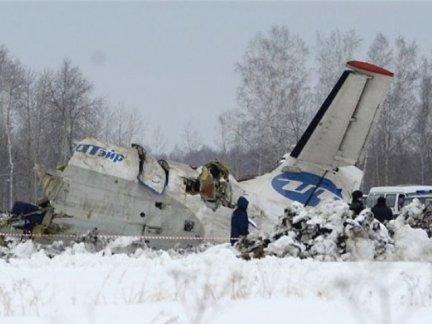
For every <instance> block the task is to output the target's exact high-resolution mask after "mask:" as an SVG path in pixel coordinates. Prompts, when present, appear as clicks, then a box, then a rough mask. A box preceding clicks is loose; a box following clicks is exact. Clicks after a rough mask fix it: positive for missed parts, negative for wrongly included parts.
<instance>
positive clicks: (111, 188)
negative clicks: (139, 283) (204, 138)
mask: <svg viewBox="0 0 432 324" xmlns="http://www.w3.org/2000/svg"><path fill="white" fill-rule="evenodd" d="M35 169H36V173H37V176H38V178H39V180H40V182H41V185H42V187H43V190H44V193H45V196H46V197H47V198H48V199H49V201H50V204H51V206H52V207H53V210H54V217H52V220H51V221H50V222H49V224H48V225H47V228H49V227H50V226H55V227H56V229H57V231H60V232H61V233H64V234H69V233H70V234H78V235H79V234H84V233H87V232H89V231H92V230H94V229H97V231H98V232H99V233H101V234H106V235H128V236H143V237H144V239H145V240H146V241H147V243H148V244H149V245H150V246H152V247H156V248H163V249H167V248H172V247H188V246H194V245H197V244H200V243H202V241H203V240H202V238H204V237H217V238H221V239H222V240H223V238H226V240H227V241H228V240H229V233H230V231H229V229H230V216H231V213H232V211H233V210H232V208H233V207H234V206H235V205H234V203H233V202H234V201H236V199H237V197H238V196H239V195H241V194H243V192H242V190H241V188H240V186H238V185H237V182H236V181H235V179H234V178H233V177H232V176H231V175H230V174H229V172H228V169H227V168H226V167H225V166H224V165H223V164H222V163H220V162H218V161H213V162H209V163H207V164H206V165H204V166H202V167H200V168H198V169H193V168H191V167H190V166H188V165H185V164H181V163H175V162H167V161H164V160H162V161H157V160H156V159H155V158H154V157H152V156H151V155H150V154H147V153H146V152H145V150H144V149H143V148H142V147H141V146H139V145H136V144H133V145H132V147H131V148H123V147H117V146H113V145H107V144H105V143H102V142H99V141H97V140H96V139H93V138H87V139H85V140H83V141H81V142H79V143H77V144H76V145H75V147H74V152H73V155H72V157H71V159H70V160H69V162H68V164H67V165H66V167H65V168H64V169H63V170H62V171H57V172H56V173H49V172H46V171H44V170H42V169H41V168H40V167H38V166H36V167H35ZM59 229H60V230H59Z"/></svg>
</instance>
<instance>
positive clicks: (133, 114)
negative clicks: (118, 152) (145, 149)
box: [101, 104, 147, 146]
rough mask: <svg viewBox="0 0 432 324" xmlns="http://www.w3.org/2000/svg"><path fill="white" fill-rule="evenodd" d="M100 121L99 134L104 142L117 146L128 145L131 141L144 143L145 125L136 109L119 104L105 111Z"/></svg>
mask: <svg viewBox="0 0 432 324" xmlns="http://www.w3.org/2000/svg"><path fill="white" fill-rule="evenodd" d="M102 123H103V126H102V127H101V128H102V134H101V136H102V138H104V140H105V141H106V142H109V143H112V144H115V145H118V146H129V145H130V144H131V143H133V142H137V143H140V144H144V143H143V139H144V137H145V134H146V130H147V127H146V126H145V123H144V122H143V120H142V118H141V116H140V114H139V113H138V112H137V111H136V110H130V109H128V108H126V107H125V106H124V105H122V104H119V105H117V107H116V108H115V109H113V110H108V111H106V112H105V114H104V120H103V122H102Z"/></svg>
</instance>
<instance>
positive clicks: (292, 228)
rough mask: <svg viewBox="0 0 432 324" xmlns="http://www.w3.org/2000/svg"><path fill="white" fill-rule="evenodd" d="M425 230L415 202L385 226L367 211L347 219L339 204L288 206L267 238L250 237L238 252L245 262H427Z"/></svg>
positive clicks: (431, 215)
mask: <svg viewBox="0 0 432 324" xmlns="http://www.w3.org/2000/svg"><path fill="white" fill-rule="evenodd" d="M431 228H432V209H430V207H427V208H426V207H425V206H422V205H421V204H420V202H419V201H418V200H414V202H413V203H411V204H410V205H408V206H407V207H405V208H404V209H403V211H402V213H401V215H400V216H399V217H398V218H397V219H396V220H394V221H391V222H390V223H389V224H386V226H385V225H384V224H382V223H380V222H379V221H378V220H376V219H374V217H373V214H372V212H371V211H370V210H369V209H365V210H363V211H362V212H361V213H360V215H358V216H357V217H355V218H353V217H352V213H351V212H350V210H349V208H348V205H347V204H346V203H344V202H341V201H329V202H327V203H324V204H323V205H322V206H320V207H318V208H315V209H305V208H304V207H303V206H302V205H301V204H298V203H293V204H292V205H291V206H289V207H288V208H287V209H286V210H285V214H284V215H283V216H281V217H280V219H279V222H278V224H277V225H276V227H275V229H274V231H273V232H272V233H271V234H262V233H254V234H251V235H249V236H248V237H247V238H245V239H243V240H241V241H240V242H239V244H238V248H239V250H240V251H241V252H242V257H243V258H245V259H250V258H261V257H263V256H266V255H274V256H278V257H285V256H293V257H299V258H313V259H316V260H321V261H356V260H417V261H432V240H431V239H430V238H429V237H428V234H429V235H430V230H431Z"/></svg>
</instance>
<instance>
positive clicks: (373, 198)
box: [366, 195, 379, 208]
mask: <svg viewBox="0 0 432 324" xmlns="http://www.w3.org/2000/svg"><path fill="white" fill-rule="evenodd" d="M378 197H379V195H369V196H368V197H367V198H366V207H368V208H372V207H373V206H375V205H376V202H377V200H378Z"/></svg>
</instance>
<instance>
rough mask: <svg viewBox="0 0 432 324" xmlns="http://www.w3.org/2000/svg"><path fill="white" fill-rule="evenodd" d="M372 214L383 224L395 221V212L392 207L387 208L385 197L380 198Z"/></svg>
mask: <svg viewBox="0 0 432 324" xmlns="http://www.w3.org/2000/svg"><path fill="white" fill-rule="evenodd" d="M372 213H373V214H374V216H375V218H376V219H377V220H379V221H380V222H381V223H385V222H388V221H390V220H392V219H393V212H392V210H391V209H390V207H388V206H387V204H386V200H385V198H384V197H379V198H378V201H377V203H376V205H375V206H373V207H372Z"/></svg>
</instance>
